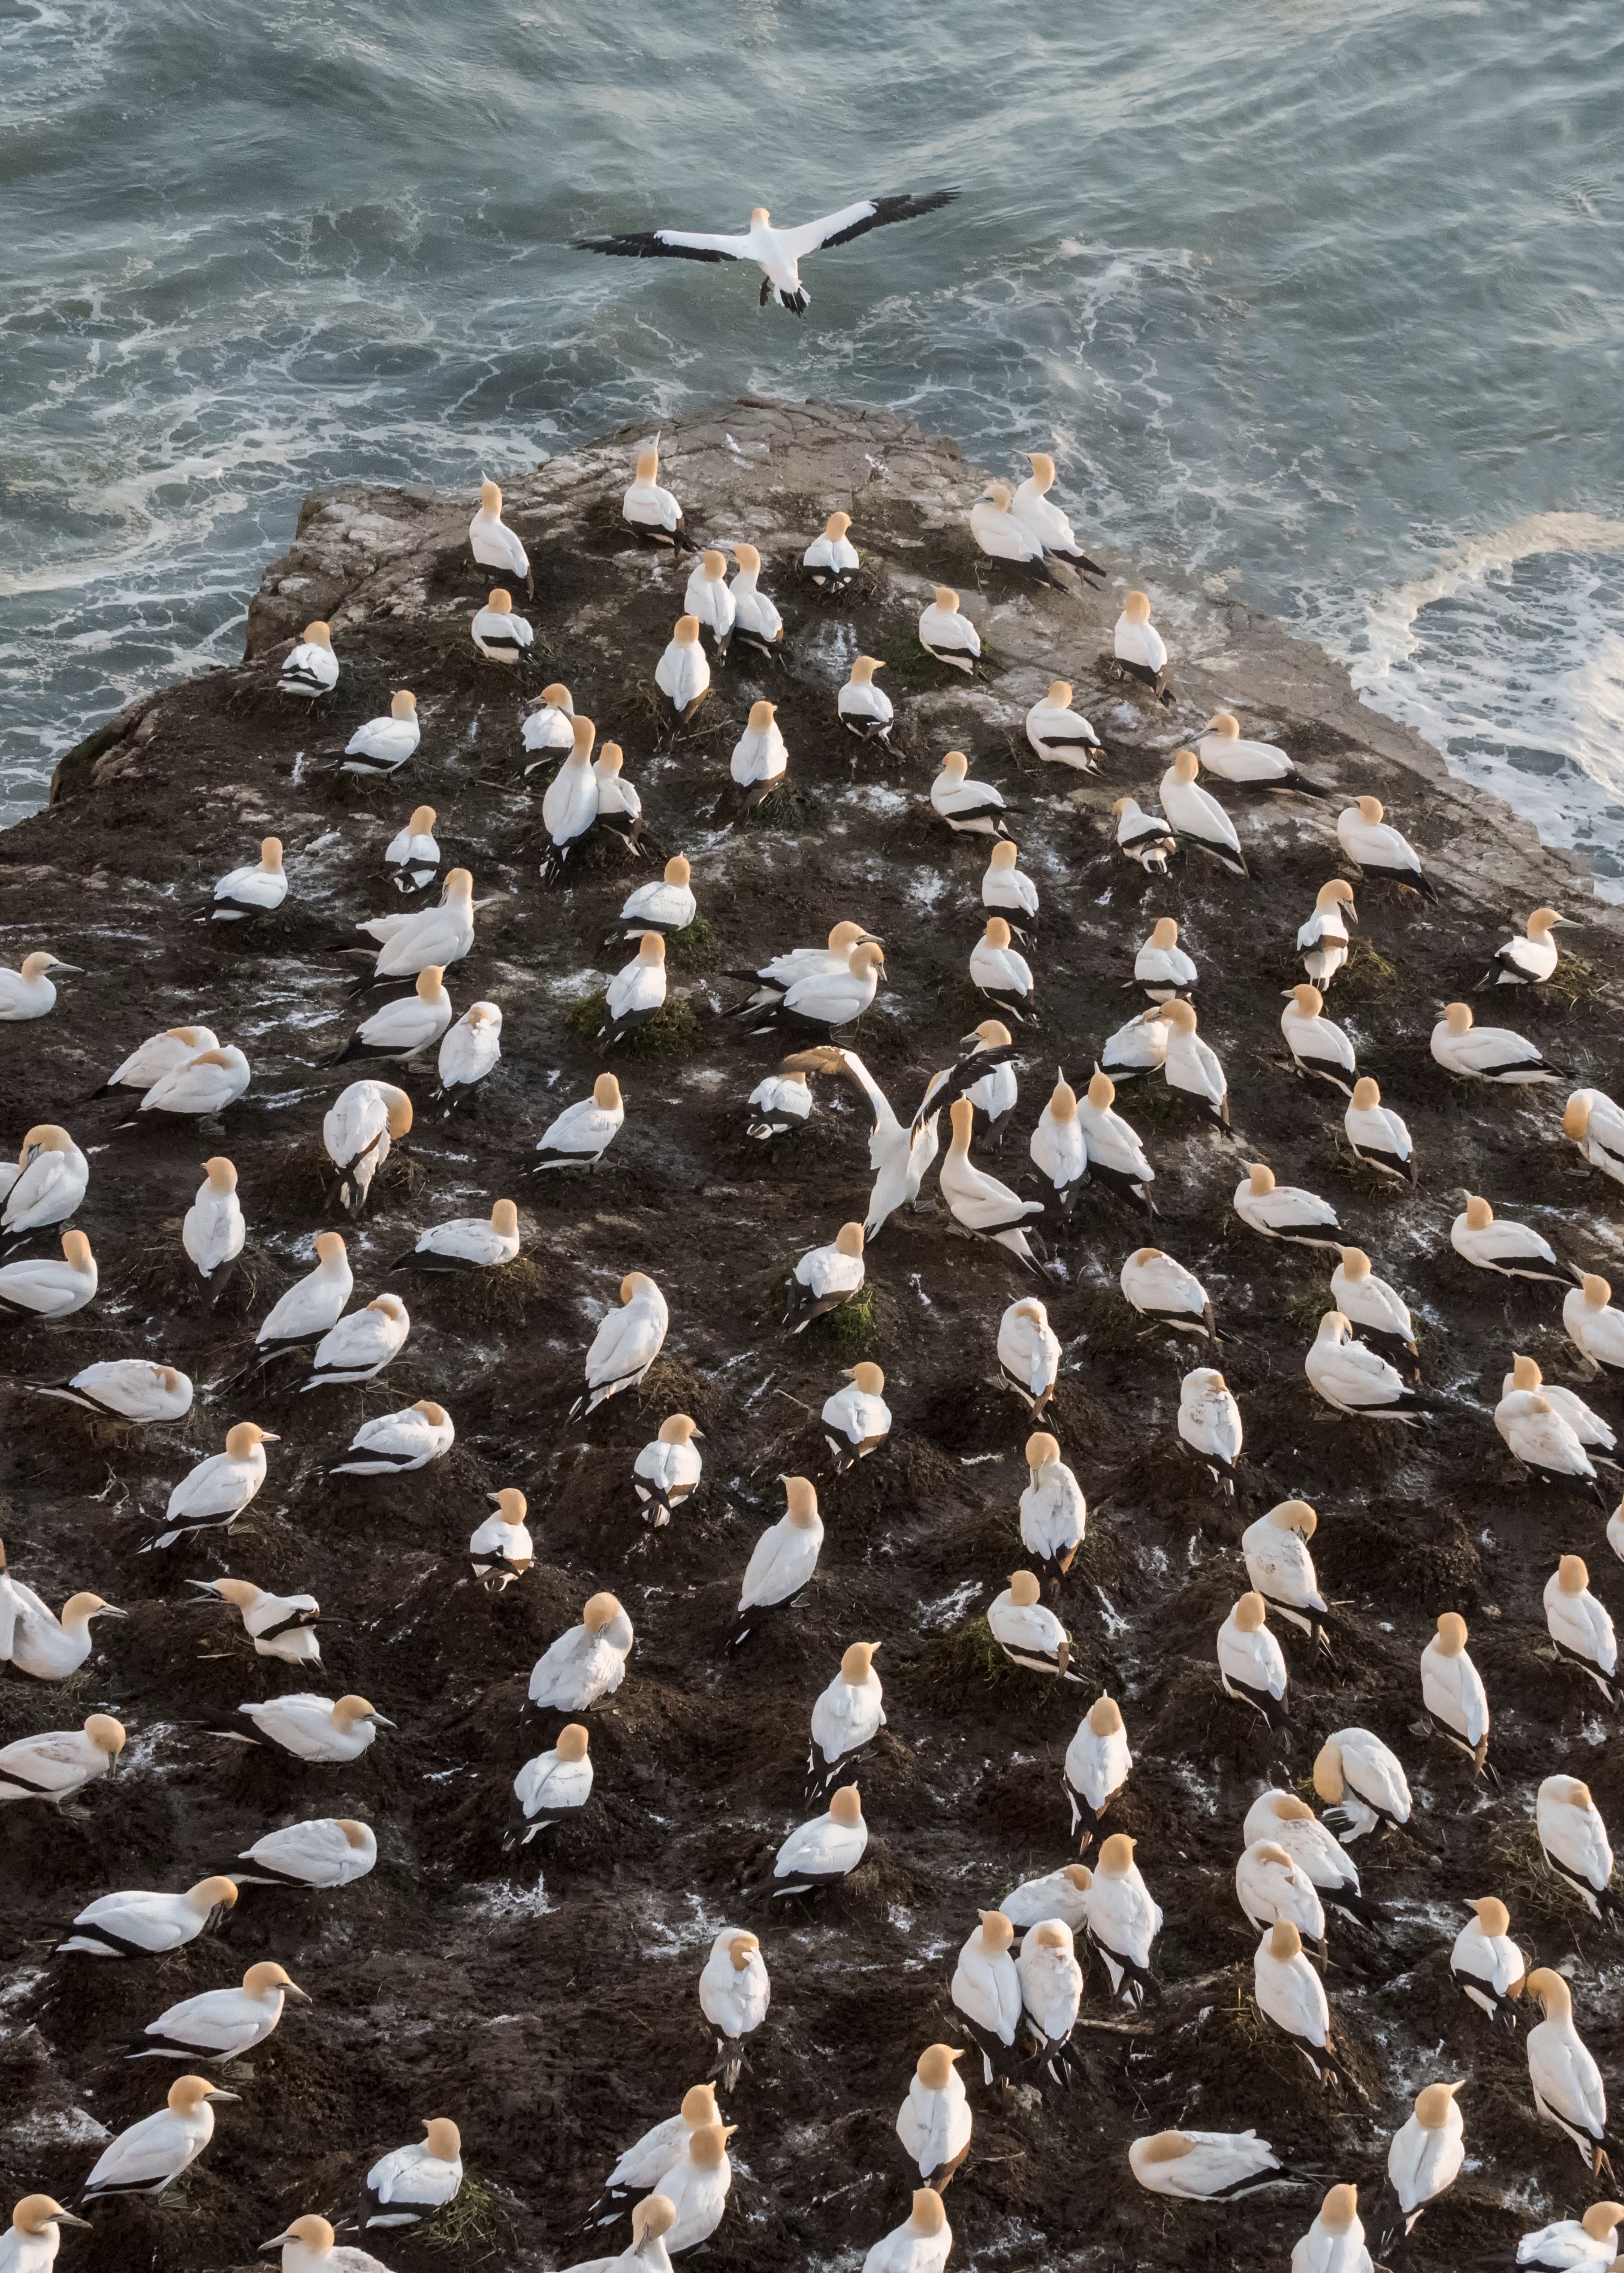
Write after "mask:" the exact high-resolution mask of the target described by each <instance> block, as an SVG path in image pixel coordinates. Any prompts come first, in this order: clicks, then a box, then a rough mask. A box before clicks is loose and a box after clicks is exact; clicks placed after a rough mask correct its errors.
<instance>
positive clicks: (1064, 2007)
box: [1015, 1917, 1083, 2083]
mask: <svg viewBox="0 0 1624 2273" xmlns="http://www.w3.org/2000/svg"><path fill="white" fill-rule="evenodd" d="M1015 1970H1016V1972H1017V1973H1018V1974H1019V1977H1020V1994H1021V2002H1022V2004H1023V2005H1024V2007H1025V2008H1026V2010H1025V2014H1024V2016H1023V2017H1024V2018H1025V2021H1026V2029H1027V2031H1028V2033H1029V2034H1030V2036H1031V2037H1032V2040H1033V2044H1032V2058H1033V2059H1034V2061H1036V2062H1041V2065H1042V2067H1043V2071H1044V2073H1045V2074H1047V2075H1048V2076H1049V2080H1050V2081H1051V2082H1055V2083H1065V2082H1068V2081H1069V2080H1070V2070H1071V2059H1069V2058H1068V2051H1069V2047H1070V2045H1071V2031H1072V2029H1074V2028H1075V2027H1076V2026H1077V2015H1078V2011H1079V2007H1080V2006H1081V2004H1082V1997H1083V1969H1082V1967H1081V1966H1080V1965H1079V1963H1078V1962H1077V1954H1076V1949H1075V1946H1074V1944H1073V1941H1072V1938H1071V1927H1070V1926H1069V1925H1068V1924H1066V1922H1065V1920H1064V1918H1060V1917H1051V1918H1041V1919H1040V1920H1039V1922H1038V1923H1037V1924H1036V1925H1034V1926H1033V1927H1031V1928H1030V1930H1029V1931H1028V1932H1027V1933H1026V1936H1025V1938H1024V1939H1023V1940H1022V1942H1021V1946H1020V1950H1019V1954H1018V1955H1017V1957H1016V1960H1015ZM1074 2057H1075V2055H1072V2056H1071V2058H1074Z"/></svg>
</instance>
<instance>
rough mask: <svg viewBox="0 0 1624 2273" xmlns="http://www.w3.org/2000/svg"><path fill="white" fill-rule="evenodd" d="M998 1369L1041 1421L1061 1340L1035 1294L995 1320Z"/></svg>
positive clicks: (1056, 1374) (1057, 1367)
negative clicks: (996, 1324) (996, 1323)
mask: <svg viewBox="0 0 1624 2273" xmlns="http://www.w3.org/2000/svg"><path fill="white" fill-rule="evenodd" d="M998 1367H999V1370H1000V1372H1001V1373H1002V1374H1003V1376H1004V1381H1005V1382H1006V1383H1007V1384H1008V1385H1009V1387H1010V1388H1011V1389H1012V1390H1013V1391H1014V1392H1015V1394H1016V1396H1017V1397H1019V1399H1020V1401H1021V1403H1022V1404H1023V1405H1024V1406H1025V1407H1026V1409H1027V1411H1028V1412H1029V1413H1030V1414H1031V1415H1032V1417H1033V1419H1034V1421H1041V1419H1042V1418H1043V1415H1044V1413H1045V1412H1046V1411H1047V1409H1048V1406H1049V1399H1050V1398H1051V1397H1052V1396H1053V1395H1054V1393H1055V1384H1056V1380H1057V1379H1058V1378H1059V1375H1060V1338H1059V1336H1058V1335H1057V1334H1056V1332H1055V1330H1054V1328H1053V1327H1052V1326H1051V1325H1050V1324H1049V1312H1048V1310H1047V1309H1045V1308H1044V1306H1043V1304H1042V1303H1041V1302H1039V1301H1038V1300H1037V1298H1036V1296H1035V1295H1031V1296H1027V1297H1026V1299H1024V1300H1023V1301H1021V1302H1011V1304H1010V1307H1009V1309H1007V1310H1005V1312H1004V1316H1003V1317H1001V1318H1000V1319H999V1321H998Z"/></svg>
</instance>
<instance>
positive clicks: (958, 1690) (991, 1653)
mask: <svg viewBox="0 0 1624 2273" xmlns="http://www.w3.org/2000/svg"><path fill="white" fill-rule="evenodd" d="M902 1669H906V1671H907V1672H908V1673H909V1675H910V1676H914V1677H917V1678H918V1680H919V1681H920V1683H921V1686H922V1687H923V1688H924V1689H926V1690H927V1691H928V1692H930V1693H931V1694H932V1695H933V1696H934V1697H935V1698H936V1699H937V1700H938V1701H939V1702H940V1704H941V1705H942V1706H943V1707H944V1709H951V1706H952V1705H953V1704H955V1703H960V1704H961V1703H963V1702H964V1701H965V1700H966V1699H967V1698H969V1697H970V1696H971V1695H972V1694H978V1695H980V1696H982V1697H985V1696H987V1695H989V1693H991V1692H996V1691H999V1690H1005V1689H1008V1688H1010V1687H1011V1686H1012V1685H1013V1684H1015V1683H1016V1682H1017V1681H1018V1680H1019V1678H1020V1673H1021V1669H1020V1668H1019V1666H1015V1665H1011V1662H1010V1661H1009V1659H1008V1658H1007V1657H1005V1655H1004V1652H1003V1651H1002V1649H1000V1648H999V1647H998V1645H997V1643H996V1641H995V1640H994V1639H993V1636H992V1628H991V1627H990V1626H989V1624H988V1623H987V1621H986V1619H985V1618H970V1619H968V1620H966V1623H965V1624H963V1625H961V1626H957V1627H955V1628H954V1630H953V1632H951V1634H946V1635H944V1636H942V1637H941V1638H940V1639H936V1638H935V1637H933V1638H932V1639H930V1640H929V1641H927V1642H926V1643H924V1645H923V1646H922V1647H921V1648H920V1649H918V1650H916V1651H913V1652H910V1653H909V1654H908V1655H906V1657H905V1658H904V1659H903V1661H902Z"/></svg>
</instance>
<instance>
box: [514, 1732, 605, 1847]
mask: <svg viewBox="0 0 1624 2273" xmlns="http://www.w3.org/2000/svg"><path fill="white" fill-rule="evenodd" d="M590 1746H591V1738H590V1732H589V1731H588V1730H587V1729H583V1727H582V1725H581V1723H580V1722H578V1721H572V1722H569V1723H568V1726H566V1727H565V1728H562V1729H560V1730H559V1733H558V1742H557V1743H556V1744H553V1746H552V1747H551V1748H550V1749H549V1750H548V1751H546V1752H538V1753H537V1755H536V1757H535V1759H533V1760H526V1761H525V1763H524V1766H523V1767H522V1768H521V1769H520V1770H519V1773H518V1774H517V1775H516V1776H515V1778H514V1780H513V1812H512V1814H511V1815H510V1817H509V1819H508V1830H507V1833H506V1834H505V1836H504V1838H503V1841H502V1844H503V1845H504V1846H505V1847H507V1848H508V1849H513V1848H515V1847H528V1846H529V1844H530V1841H531V1840H532V1839H534V1838H535V1837H536V1836H537V1834H538V1833H540V1832H543V1831H546V1830H548V1829H550V1828H551V1827H552V1826H553V1824H555V1823H567V1822H568V1821H569V1819H570V1818H571V1817H572V1816H575V1815H578V1814H579V1813H580V1812H581V1810H582V1809H583V1807H584V1806H585V1805H586V1804H587V1801H588V1800H589V1799H590V1797H591V1796H592V1782H593V1775H592V1762H591V1758H590Z"/></svg>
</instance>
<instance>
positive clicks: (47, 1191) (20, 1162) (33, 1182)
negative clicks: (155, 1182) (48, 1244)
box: [0, 1092, 150, 1239]
mask: <svg viewBox="0 0 1624 2273" xmlns="http://www.w3.org/2000/svg"><path fill="white" fill-rule="evenodd" d="M149 1094H150V1092H149ZM3 1175H4V1172H0V1176H3ZM4 1182H5V1184H6V1186H7V1189H6V1190H5V1195H4V1197H5V1206H4V1210H3V1211H0V1229H4V1231H5V1232H6V1233H7V1234H9V1235H10V1236H11V1237H12V1238H13V1239H15V1238H17V1237H18V1236H19V1235H20V1234H23V1233H26V1232H31V1231H48V1230H50V1229H51V1228H52V1227H54V1226H56V1224H59V1223H71V1221H72V1219H73V1217H74V1214H75V1212H77V1210H78V1208H79V1203H80V1201H81V1200H82V1199H83V1198H84V1197H85V1194H86V1191H87V1190H88V1189H89V1187H90V1163H89V1161H88V1160H87V1159H86V1158H85V1155H84V1153H83V1152H81V1151H80V1150H79V1146H78V1145H77V1144H75V1143H74V1141H73V1139H72V1137H71V1136H70V1135H69V1134H68V1132H67V1130H66V1129H63V1128H61V1127H59V1126H58V1125H57V1123H56V1122H55V1121H39V1122H37V1123H36V1124H35V1126H34V1128H32V1129H30V1130H29V1131H28V1133H27V1135H26V1137H24V1138H23V1141H22V1144H21V1145H20V1146H19V1150H18V1154H17V1167H16V1171H15V1173H14V1174H11V1176H10V1177H4Z"/></svg>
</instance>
